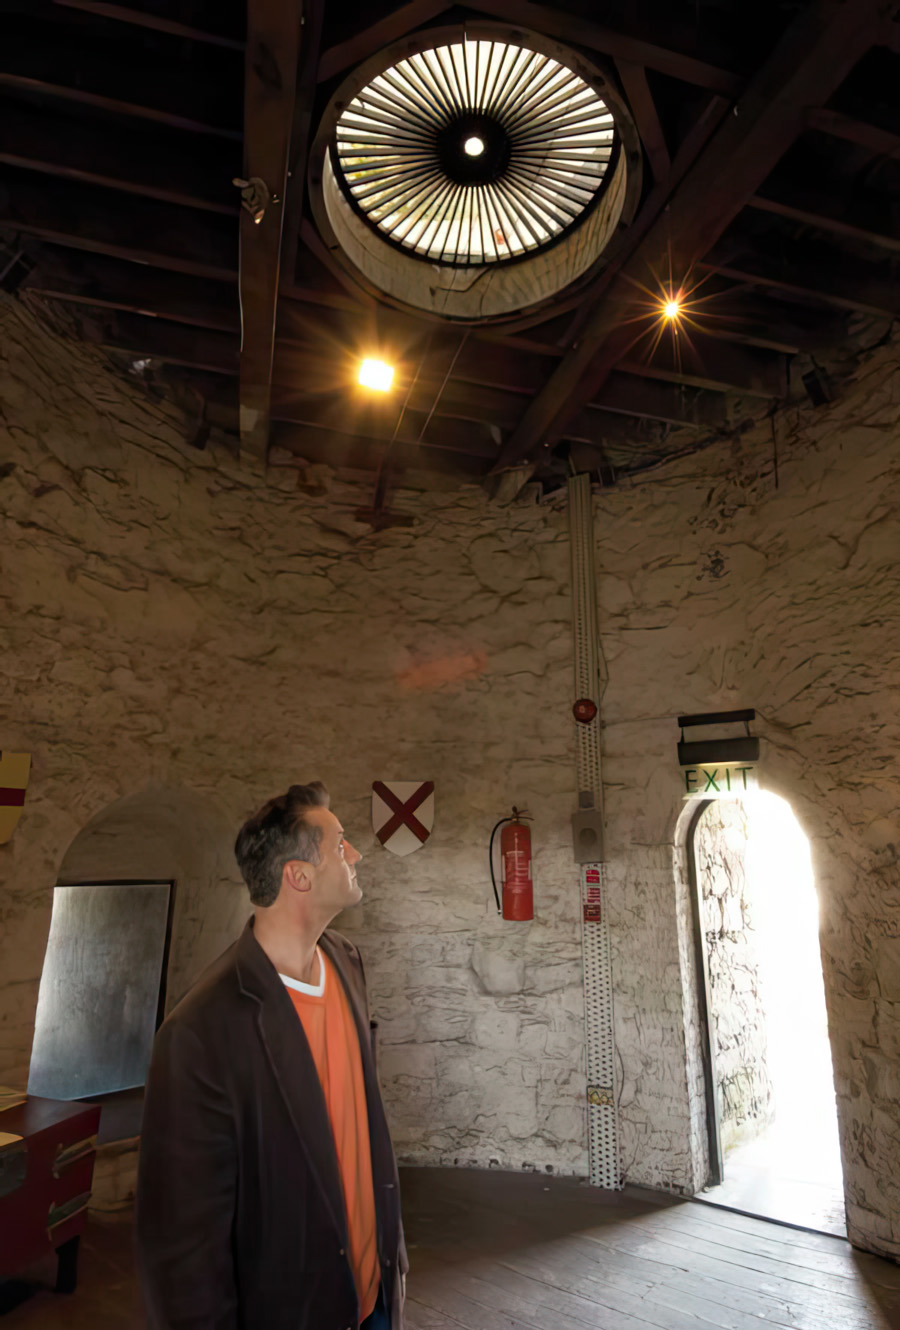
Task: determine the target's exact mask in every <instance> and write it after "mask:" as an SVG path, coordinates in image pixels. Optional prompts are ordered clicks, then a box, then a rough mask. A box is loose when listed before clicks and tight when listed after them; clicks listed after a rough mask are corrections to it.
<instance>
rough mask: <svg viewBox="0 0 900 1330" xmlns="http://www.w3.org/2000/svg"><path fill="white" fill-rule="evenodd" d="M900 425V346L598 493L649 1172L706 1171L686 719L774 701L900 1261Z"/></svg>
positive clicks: (637, 1079)
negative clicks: (837, 393)
mask: <svg viewBox="0 0 900 1330" xmlns="http://www.w3.org/2000/svg"><path fill="white" fill-rule="evenodd" d="M898 436H900V360H898V347H897V344H896V342H895V343H894V344H893V345H890V346H885V347H883V348H881V349H880V350H878V351H876V352H874V353H873V354H872V355H871V357H870V358H869V359H868V361H867V363H866V364H865V365H864V367H863V368H862V369H861V370H860V371H859V373H858V375H857V377H856V380H855V382H854V383H852V384H851V385H849V387H848V388H847V390H846V391H845V394H844V396H843V397H842V399H841V400H840V401H839V402H837V403H836V404H834V405H833V406H829V407H825V408H822V409H819V410H814V409H813V408H811V407H810V408H808V409H806V408H804V409H792V410H790V411H784V412H782V413H780V414H779V416H777V417H776V418H775V420H774V422H773V424H772V426H770V425H769V423H767V425H766V427H765V429H760V430H758V431H753V432H751V433H748V434H746V435H744V436H743V437H742V438H741V439H739V440H737V441H736V442H735V443H734V445H733V446H730V447H726V446H722V447H720V448H716V449H710V450H709V451H707V452H705V453H702V454H699V455H696V456H693V457H689V458H684V459H683V460H681V461H678V462H675V463H673V464H671V465H669V466H667V467H665V468H662V469H660V470H659V471H658V472H656V473H653V474H650V475H647V476H645V477H643V478H641V479H640V480H639V481H636V482H635V483H633V484H632V485H630V486H626V485H623V486H621V487H620V488H619V489H617V490H615V491H612V492H609V493H607V494H601V495H598V497H597V499H596V503H595V520H596V524H597V545H598V560H599V564H600V576H599V599H600V615H601V647H602V652H603V662H604V663H603V672H604V689H603V715H604V721H605V730H604V782H605V791H606V820H607V853H608V855H609V860H610V862H609V873H608V876H609V882H610V901H609V918H610V927H611V930H612V943H613V948H614V957H615V974H614V983H615V992H616V1026H617V1040H618V1057H619V1060H620V1063H621V1068H622V1092H621V1131H622V1138H623V1152H624V1158H625V1161H626V1165H627V1170H628V1175H629V1176H630V1177H631V1178H632V1179H633V1180H634V1181H636V1182H638V1181H639V1182H644V1183H647V1184H649V1185H651V1186H662V1187H667V1188H672V1189H675V1190H683V1189H687V1190H693V1189H695V1188H696V1187H698V1186H700V1185H702V1183H703V1182H704V1181H705V1176H704V1169H705V1155H704V1150H703V1148H702V1120H703V1117H702V1115H703V1104H702V1095H701V1094H700V1093H699V1090H700V1085H699V1079H700V1078H699V1077H698V1075H697V1061H698V1058H697V1051H698V1045H697V1026H696V1020H695V1016H694V1010H695V1008H694V997H693V992H692V990H693V988H694V986H695V982H696V976H695V975H694V974H693V959H692V956H691V947H690V937H691V923H690V912H689V908H688V906H689V898H688V895H687V892H686V891H685V889H684V879H685V874H684V839H685V835H686V830H687V825H688V822H689V816H688V813H687V812H686V811H684V810H682V809H681V808H680V804H681V785H680V779H679V773H678V769H677V766H676V756H675V749H676V743H677V739H678V729H677V726H676V721H675V718H676V717H677V716H678V715H679V714H684V713H695V712H703V711H719V710H727V709H732V708H737V707H748V706H753V707H755V708H756V710H757V724H756V732H757V733H758V734H760V736H761V738H762V762H763V776H762V779H761V784H763V785H764V786H765V787H767V788H769V789H771V790H773V791H774V792H775V793H777V794H780V795H782V796H783V797H784V798H786V799H787V800H788V801H789V802H790V803H791V805H792V807H793V809H794V812H795V814H796V815H797V818H798V820H799V822H800V824H801V826H802V827H803V830H804V832H805V833H806V835H807V836H808V837H809V839H810V841H811V847H812V859H813V868H814V872H815V876H816V885H817V889H818V893H819V898H820V902H821V947H822V960H823V967H824V976H825V987H826V1000H827V1006H828V1015H829V1027H830V1034H831V1040H832V1050H833V1055H834V1064H835V1082H836V1090H837V1098H838V1110H839V1119H840V1129H841V1142H842V1151H843V1157H844V1166H845V1184H846V1194H847V1201H848V1221H849V1231H850V1235H851V1238H852V1240H853V1241H854V1242H857V1243H859V1244H860V1245H863V1246H870V1247H872V1248H873V1249H875V1250H878V1251H882V1252H885V1253H889V1254H893V1255H894V1256H900V1057H898V1055H900V908H898V907H900V868H898V847H900V822H898V808H900V797H898V796H900V771H898V752H900V708H898V705H897V701H898V682H900V620H898V614H897V608H896V607H897V604H898V602H900V560H898V556H900V448H898ZM673 877H674V880H675V890H674V891H673V886H672V883H673ZM650 957H652V958H653V961H652V963H651V962H650V961H649V960H648V958H650ZM682 994H684V998H683V997H682Z"/></svg>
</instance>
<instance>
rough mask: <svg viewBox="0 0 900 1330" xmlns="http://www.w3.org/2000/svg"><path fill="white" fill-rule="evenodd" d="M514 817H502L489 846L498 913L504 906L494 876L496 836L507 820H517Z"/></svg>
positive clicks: (500, 912)
mask: <svg viewBox="0 0 900 1330" xmlns="http://www.w3.org/2000/svg"><path fill="white" fill-rule="evenodd" d="M515 820H516V819H515V818H514V817H501V819H500V821H499V822H498V823H497V825H496V826H495V827H494V830H493V831H492V832H491V843H490V846H489V847H488V863H489V864H490V866H491V886H492V887H493V888H494V900H495V901H496V902H497V913H498V914H502V913H503V906H502V905H501V904H500V894H499V892H498V891H497V879H496V878H495V876H494V837H495V836H496V834H497V832H498V831H499V830H500V828H501V827H502V826H503V824H504V823H505V822H515Z"/></svg>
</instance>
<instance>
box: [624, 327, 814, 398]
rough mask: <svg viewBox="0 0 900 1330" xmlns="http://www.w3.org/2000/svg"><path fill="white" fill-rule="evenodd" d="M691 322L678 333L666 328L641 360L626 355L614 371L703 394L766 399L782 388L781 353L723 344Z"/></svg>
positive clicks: (783, 365) (784, 371)
mask: <svg viewBox="0 0 900 1330" xmlns="http://www.w3.org/2000/svg"><path fill="white" fill-rule="evenodd" d="M692 322H693V323H694V324H695V326H692V327H690V328H685V329H684V331H683V332H678V333H677V332H675V331H674V330H670V333H669V335H667V336H664V337H663V339H662V340H661V341H660V343H659V345H658V346H657V347H656V348H655V350H654V352H653V355H652V357H651V358H650V359H649V360H647V361H640V360H632V359H629V357H628V356H626V357H625V358H624V359H622V360H620V361H619V369H621V370H625V371H627V372H628V373H630V374H636V375H639V376H640V377H641V378H650V379H660V380H661V381H663V382H666V383H677V384H684V385H686V386H688V387H692V388H702V389H704V390H706V391H709V392H719V393H721V392H738V393H744V394H746V395H747V396H748V397H763V398H767V399H770V398H772V397H777V396H779V394H780V393H782V392H783V390H784V385H785V381H786V375H787V362H786V360H785V357H784V356H783V355H770V354H766V353H765V352H763V351H754V350H751V349H749V348H746V347H740V346H729V345H728V344H727V343H726V342H724V341H722V340H720V339H716V338H710V337H709V336H708V335H707V334H706V333H705V332H700V331H698V327H699V328H702V327H703V326H704V323H705V320H704V318H703V315H702V314H700V315H698V317H697V319H696V320H695V321H693V320H692Z"/></svg>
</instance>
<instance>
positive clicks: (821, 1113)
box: [688, 790, 846, 1234]
mask: <svg viewBox="0 0 900 1330" xmlns="http://www.w3.org/2000/svg"><path fill="white" fill-rule="evenodd" d="M688 851H689V861H690V867H691V870H692V872H691V878H692V886H693V891H694V907H695V908H694V919H695V929H696V932H697V943H698V960H699V962H700V964H699V966H698V969H699V970H700V971H701V974H702V981H703V982H702V990H703V991H702V994H701V1017H704V1018H705V1023H706V1027H707V1039H708V1047H707V1059H706V1062H707V1077H706V1079H707V1084H708V1087H711V1092H710V1090H708V1098H709V1102H708V1114H707V1121H708V1128H709V1136H710V1161H711V1168H710V1175H711V1176H710V1183H711V1184H712V1185H711V1186H710V1187H709V1188H708V1189H707V1190H706V1192H705V1195H704V1199H706V1200H709V1201H711V1202H713V1203H714V1204H720V1205H723V1206H726V1207H728V1208H731V1209H736V1210H741V1211H745V1212H747V1213H751V1214H759V1215H762V1216H764V1217H766V1218H770V1219H778V1220H782V1221H783V1222H788V1223H794V1224H799V1225H801V1226H803V1227H809V1228H816V1229H820V1230H823V1231H826V1232H832V1233H841V1234H844V1233H845V1232H846V1229H845V1220H844V1202H843V1185H842V1177H841V1164H840V1149H839V1143H838V1129H837V1109H836V1103H835V1094H834V1081H833V1072H832V1064H831V1049H830V1045H829V1040H828V1029H827V1020H826V1014H825V993H824V985H823V980H822V966H821V957H820V952H819V936H818V898H817V896H816V890H815V883H814V880H813V873H812V864H811V859H810V850H809V842H808V841H807V839H806V837H805V835H804V833H803V830H802V828H801V827H800V825H799V823H798V822H797V819H796V817H795V816H794V813H793V810H792V809H791V807H790V804H789V803H788V802H787V801H786V800H785V799H782V798H780V797H779V796H777V795H775V794H772V793H770V792H768V791H762V790H756V791H752V792H750V793H748V794H747V796H745V798H744V799H742V800H736V799H734V800H728V799H723V800H710V801H704V802H703V803H702V804H699V805H698V807H697V810H696V812H695V814H694V816H693V818H692V821H691V826H690V831H689V841H688ZM704 1008H705V1010H704Z"/></svg>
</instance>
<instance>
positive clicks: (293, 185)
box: [280, 0, 333, 292]
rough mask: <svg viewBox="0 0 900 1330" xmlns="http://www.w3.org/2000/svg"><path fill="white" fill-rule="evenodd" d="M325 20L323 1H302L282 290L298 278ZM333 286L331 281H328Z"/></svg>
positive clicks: (281, 275) (287, 191)
mask: <svg viewBox="0 0 900 1330" xmlns="http://www.w3.org/2000/svg"><path fill="white" fill-rule="evenodd" d="M324 21H325V0H311V2H310V3H305V4H304V15H303V46H302V50H301V55H300V62H299V65H298V70H297V87H296V90H295V96H294V112H293V116H292V120H291V144H290V157H289V161H288V178H287V183H286V186H285V201H284V234H283V236H282V240H281V248H282V261H281V273H280V287H281V290H282V292H284V291H285V289H286V288H290V287H292V286H294V284H295V282H296V277H297V255H298V250H299V246H300V233H301V228H302V225H303V205H304V200H305V195H306V167H307V160H308V156H309V145H310V141H311V138H312V132H313V124H312V121H313V106H314V104H315V96H316V90H317V88H316V85H317V71H318V65H319V50H320V47H321V44H322V29H323V25H324ZM329 285H333V284H329Z"/></svg>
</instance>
